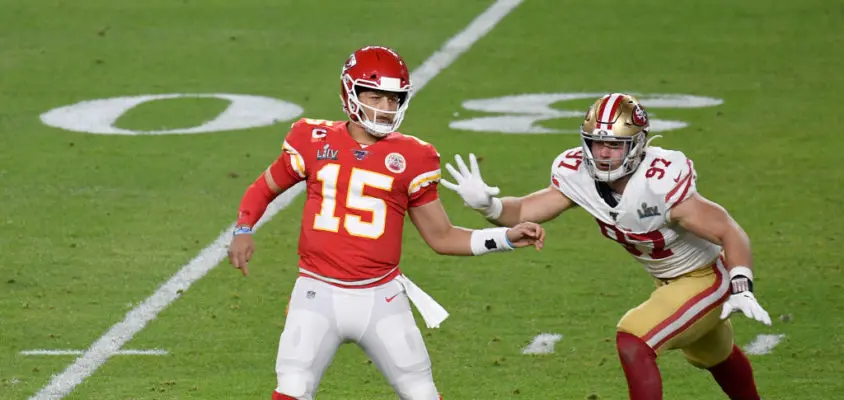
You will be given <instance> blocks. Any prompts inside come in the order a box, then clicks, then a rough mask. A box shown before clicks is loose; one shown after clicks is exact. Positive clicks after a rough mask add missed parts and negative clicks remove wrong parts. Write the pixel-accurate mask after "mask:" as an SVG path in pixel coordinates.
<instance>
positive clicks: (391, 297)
mask: <svg viewBox="0 0 844 400" xmlns="http://www.w3.org/2000/svg"><path fill="white" fill-rule="evenodd" d="M398 295H399V294H398V293H396V294H394V295H392V296H390V297H384V300H387V303H389V302H391V301H393V299H395V298H396V296H398Z"/></svg>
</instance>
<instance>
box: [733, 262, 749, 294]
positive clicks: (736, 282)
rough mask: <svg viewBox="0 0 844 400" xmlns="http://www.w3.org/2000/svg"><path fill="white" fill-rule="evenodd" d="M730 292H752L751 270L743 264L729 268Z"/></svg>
mask: <svg viewBox="0 0 844 400" xmlns="http://www.w3.org/2000/svg"><path fill="white" fill-rule="evenodd" d="M730 292H731V293H732V294H737V293H741V292H751V293H752V292H753V270H751V269H750V268H747V267H745V266H743V265H739V266H736V267H733V268H731V269H730Z"/></svg>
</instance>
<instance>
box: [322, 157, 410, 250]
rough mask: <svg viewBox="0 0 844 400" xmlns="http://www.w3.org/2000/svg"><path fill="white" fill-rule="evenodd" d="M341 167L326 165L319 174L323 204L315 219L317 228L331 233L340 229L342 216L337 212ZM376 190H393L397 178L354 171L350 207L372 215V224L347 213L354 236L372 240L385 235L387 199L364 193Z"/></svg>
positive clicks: (347, 223) (348, 195) (347, 226)
mask: <svg viewBox="0 0 844 400" xmlns="http://www.w3.org/2000/svg"><path fill="white" fill-rule="evenodd" d="M340 172H341V171H340V165H339V164H334V163H330V164H325V165H324V166H323V167H322V168H320V169H319V171H317V174H316V176H317V180H318V181H320V182H321V183H322V193H321V195H322V204H321V205H320V211H319V213H318V214H317V215H316V216H315V217H314V229H316V230H321V231H328V232H337V231H339V230H340V217H338V216H336V215H335V214H334V213H335V212H336V209H337V182H338V180H339V178H340ZM367 186H369V187H373V188H376V189H381V190H384V191H388V192H389V191H390V190H391V189H392V188H393V177H391V176H388V175H384V174H380V173H377V172H372V171H368V170H365V169H360V168H352V170H351V173H350V174H349V188H348V192H347V193H346V208H348V209H352V210H359V211H364V212H368V213H371V214H372V221H371V222H366V221H363V219H361V217H360V216H357V215H354V214H346V215H344V216H342V217H343V227H344V228H345V229H346V232H348V233H349V234H350V235H352V236H358V237H364V238H368V239H378V238H379V237H381V235H383V234H384V226H385V225H386V222H387V204H386V203H384V200H383V199H379V198H377V197H373V196H367V195H364V194H363V190H364V188H365V187H367Z"/></svg>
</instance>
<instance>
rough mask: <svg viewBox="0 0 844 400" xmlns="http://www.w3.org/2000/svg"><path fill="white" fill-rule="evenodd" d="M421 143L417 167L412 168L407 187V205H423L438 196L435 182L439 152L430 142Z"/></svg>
mask: <svg viewBox="0 0 844 400" xmlns="http://www.w3.org/2000/svg"><path fill="white" fill-rule="evenodd" d="M417 140H418V139H417ZM421 144H422V152H421V153H422V157H421V159H420V162H419V168H416V169H415V170H414V172H413V173H414V177H413V178H412V179H411V181H410V184H409V185H408V187H407V195H408V197H409V199H410V200H409V202H408V206H409V207H419V206H423V205H425V204H428V203H430V202H432V201H434V200H436V199H438V198H439V195H438V193H437V186H438V185H437V184H438V183H439V181H440V153H438V152H437V149H436V148H435V147H434V146H433V145H432V144H429V143H424V142H421Z"/></svg>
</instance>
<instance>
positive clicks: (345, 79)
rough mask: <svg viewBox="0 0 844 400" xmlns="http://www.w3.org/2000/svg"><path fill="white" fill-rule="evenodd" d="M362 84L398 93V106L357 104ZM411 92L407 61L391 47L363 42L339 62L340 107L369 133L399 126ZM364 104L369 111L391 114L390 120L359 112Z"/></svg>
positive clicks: (389, 130)
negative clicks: (384, 120)
mask: <svg viewBox="0 0 844 400" xmlns="http://www.w3.org/2000/svg"><path fill="white" fill-rule="evenodd" d="M362 88H366V89H375V90H381V91H387V92H393V93H397V94H399V107H398V109H397V110H396V111H386V110H379V109H377V108H373V107H370V106H367V105H365V104H361V102H360V100H359V99H358V91H359V90H360V89H362ZM412 94H413V86H412V85H411V84H410V73H409V72H407V64H405V63H404V60H402V58H401V56H400V55H399V54H398V53H396V52H395V51H394V50H393V49H390V48H387V47H382V46H367V47H364V48H361V49H359V50H357V51H355V52H354V53H352V55H350V56H349V58H347V59H346V63H345V64H344V65H343V72H342V74H341V75H340V99H341V100H342V101H343V111H345V112H346V115H348V116H349V118H350V119H351V120H352V121H354V122H357V123H359V124H360V125H361V126H363V128H364V129H366V131H367V132H369V133H370V134H372V135H373V136H377V137H383V136H386V135H387V134H389V133H390V132H394V131H395V130H397V129H398V128H399V125H401V121H402V119H404V113H405V111H407V106H408V104H409V103H410V97H411V96H412ZM364 107H365V108H368V109H370V110H371V111H373V112H374V113H375V114H374V115H376V116H377V115H378V113H383V114H388V115H392V117H393V118H392V121H393V122H392V123H380V122H377V120H375V119H374V118H373V120H370V119H369V118H367V117H366V115H365V114H364V112H363V108H364Z"/></svg>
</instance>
